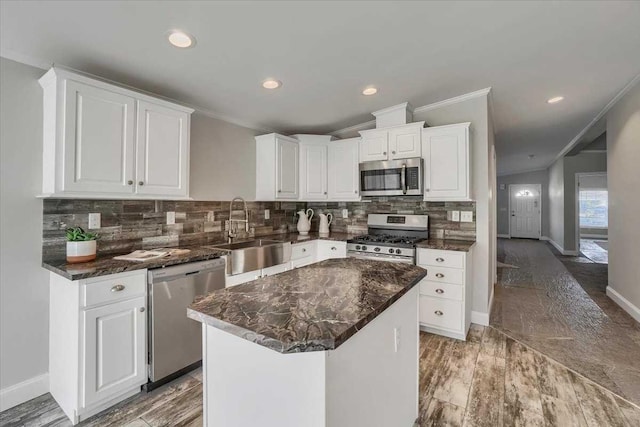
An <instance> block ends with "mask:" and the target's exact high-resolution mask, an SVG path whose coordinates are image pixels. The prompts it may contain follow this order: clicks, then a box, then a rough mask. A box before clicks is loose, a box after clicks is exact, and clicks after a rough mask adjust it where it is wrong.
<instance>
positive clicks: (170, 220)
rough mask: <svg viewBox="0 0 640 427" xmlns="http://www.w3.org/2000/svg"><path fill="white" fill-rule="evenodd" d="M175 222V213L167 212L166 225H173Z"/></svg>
mask: <svg viewBox="0 0 640 427" xmlns="http://www.w3.org/2000/svg"><path fill="white" fill-rule="evenodd" d="M175 223H176V213H175V212H167V225H173V224H175Z"/></svg>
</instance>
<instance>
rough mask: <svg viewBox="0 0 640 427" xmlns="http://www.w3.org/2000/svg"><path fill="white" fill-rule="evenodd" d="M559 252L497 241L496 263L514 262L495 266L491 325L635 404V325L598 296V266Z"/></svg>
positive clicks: (602, 283) (639, 361) (638, 367)
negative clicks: (495, 274) (560, 254)
mask: <svg viewBox="0 0 640 427" xmlns="http://www.w3.org/2000/svg"><path fill="white" fill-rule="evenodd" d="M560 258H562V261H561V260H560V259H558V258H557V257H556V256H555V255H554V254H553V252H552V250H551V246H550V245H548V244H547V243H544V242H540V241H534V240H518V239H511V240H506V239H498V261H499V262H502V263H505V264H509V265H513V266H516V267H517V268H504V267H503V268H500V269H499V270H498V285H497V286H496V289H495V297H494V305H493V310H492V313H491V326H493V327H495V328H496V329H498V330H500V331H502V332H504V333H505V334H507V335H508V336H510V337H512V338H514V339H516V340H519V341H521V342H523V343H524V344H526V345H529V346H531V347H532V348H534V349H536V350H538V351H540V352H542V353H544V354H545V355H547V356H549V357H551V358H553V359H555V360H556V361H558V362H560V363H562V364H564V365H566V366H567V367H568V368H570V369H573V370H575V371H576V372H578V373H580V374H582V375H584V376H586V377H587V378H589V379H591V380H593V381H595V382H596V383H598V384H601V385H602V386H604V387H606V388H607V389H609V390H611V391H613V392H614V393H617V394H619V395H620V396H623V397H625V398H627V399H629V400H630V401H632V402H634V403H636V404H640V358H639V355H640V327H639V326H638V323H637V322H635V321H634V320H633V319H631V317H630V316H629V315H627V314H626V313H625V312H624V311H622V309H620V308H619V307H617V306H616V305H615V304H614V303H613V302H611V301H610V300H608V298H607V297H606V296H604V294H603V290H604V288H605V287H606V273H605V274H604V275H603V274H602V268H603V267H605V268H606V265H602V264H593V265H595V266H599V267H596V268H600V272H599V274H593V270H590V269H591V268H592V267H589V266H585V265H586V263H591V261H590V260H588V259H586V258H584V257H571V258H576V259H574V260H568V259H566V258H570V257H560ZM563 262H564V264H563ZM580 262H583V263H585V265H577V264H578V263H580ZM568 263H573V264H568ZM574 264H575V265H574ZM566 265H570V267H569V268H570V270H572V271H573V272H574V274H576V276H577V278H578V280H581V281H582V282H583V286H584V287H585V289H586V291H585V289H583V287H581V285H580V283H579V282H578V280H576V277H574V276H573V275H572V274H571V273H570V271H569V270H568V269H567V267H566Z"/></svg>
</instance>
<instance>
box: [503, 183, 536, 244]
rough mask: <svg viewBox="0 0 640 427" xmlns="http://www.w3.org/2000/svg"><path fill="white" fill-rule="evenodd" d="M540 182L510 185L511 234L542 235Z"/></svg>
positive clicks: (511, 235)
mask: <svg viewBox="0 0 640 427" xmlns="http://www.w3.org/2000/svg"><path fill="white" fill-rule="evenodd" d="M541 194H542V186H541V185H540V184H511V185H509V215H511V217H510V220H509V236H510V237H512V238H513V237H515V238H524V239H540V235H541V212H542V206H541Z"/></svg>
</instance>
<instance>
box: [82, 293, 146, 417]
mask: <svg viewBox="0 0 640 427" xmlns="http://www.w3.org/2000/svg"><path fill="white" fill-rule="evenodd" d="M81 316H82V323H83V329H84V352H83V353H84V361H83V362H82V365H83V367H84V369H81V372H83V375H82V377H83V385H84V393H83V394H82V396H81V399H82V402H81V406H82V407H83V408H84V407H87V406H90V405H91V404H93V403H96V402H99V401H103V400H105V399H109V398H111V397H114V396H117V395H118V394H120V393H123V392H126V391H129V390H131V388H132V387H135V386H136V385H142V384H144V383H146V382H147V369H146V367H147V351H146V349H147V347H146V342H147V337H146V335H147V333H146V332H147V324H146V319H147V313H146V297H144V296H140V297H136V298H132V299H129V300H125V301H121V302H117V303H113V304H108V305H104V306H101V307H97V308H92V309H88V310H84V311H83V312H81Z"/></svg>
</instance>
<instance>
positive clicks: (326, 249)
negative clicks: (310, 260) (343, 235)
mask: <svg viewBox="0 0 640 427" xmlns="http://www.w3.org/2000/svg"><path fill="white" fill-rule="evenodd" d="M317 242H318V248H317V259H318V261H324V260H325V259H331V258H346V257H347V243H346V242H334V241H331V240H318V241H317Z"/></svg>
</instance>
